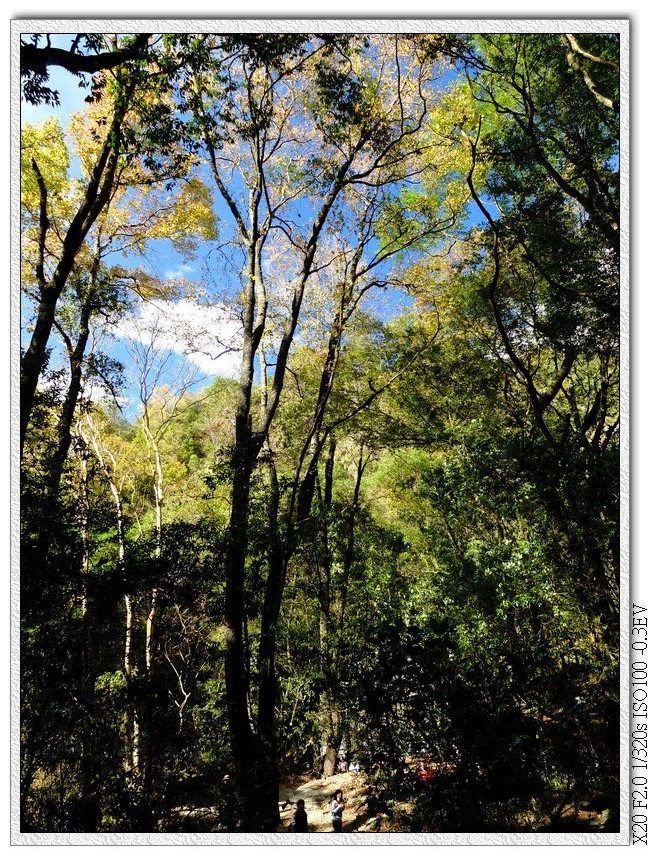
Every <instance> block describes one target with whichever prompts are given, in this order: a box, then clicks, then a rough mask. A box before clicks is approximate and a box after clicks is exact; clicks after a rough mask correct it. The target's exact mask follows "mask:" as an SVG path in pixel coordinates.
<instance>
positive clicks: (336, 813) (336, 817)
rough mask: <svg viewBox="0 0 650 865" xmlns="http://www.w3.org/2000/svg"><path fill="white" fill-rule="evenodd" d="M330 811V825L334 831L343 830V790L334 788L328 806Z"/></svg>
mask: <svg viewBox="0 0 650 865" xmlns="http://www.w3.org/2000/svg"><path fill="white" fill-rule="evenodd" d="M330 810H331V812H332V827H333V829H334V831H335V832H342V831H343V812H344V811H345V805H344V804H343V790H335V791H334V795H333V796H332V804H331V806H330Z"/></svg>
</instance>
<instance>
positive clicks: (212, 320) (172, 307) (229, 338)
mask: <svg viewBox="0 0 650 865" xmlns="http://www.w3.org/2000/svg"><path fill="white" fill-rule="evenodd" d="M113 333H114V334H115V335H116V336H118V337H124V338H126V339H130V340H132V341H136V342H141V343H143V344H145V345H152V344H154V343H155V346H156V347H157V348H158V349H162V350H171V351H174V352H176V353H177V354H179V355H184V356H185V357H186V358H187V359H188V360H189V361H190V362H191V363H193V364H194V366H196V367H197V368H198V369H200V370H201V371H202V372H204V373H206V374H207V375H218V376H223V377H227V378H236V377H238V376H239V371H240V366H241V345H242V337H241V321H240V320H239V318H238V317H237V315H236V314H235V312H234V311H233V310H231V309H228V308H226V307H224V306H213V305H207V304H199V303H196V302H194V301H191V300H180V301H177V302H174V301H165V300H162V301H160V300H159V301H155V302H154V301H148V302H146V303H143V304H142V307H141V308H140V316H139V318H137V319H128V320H127V319H123V320H122V321H121V322H120V323H119V324H118V325H117V326H116V327H115V328H114V330H113Z"/></svg>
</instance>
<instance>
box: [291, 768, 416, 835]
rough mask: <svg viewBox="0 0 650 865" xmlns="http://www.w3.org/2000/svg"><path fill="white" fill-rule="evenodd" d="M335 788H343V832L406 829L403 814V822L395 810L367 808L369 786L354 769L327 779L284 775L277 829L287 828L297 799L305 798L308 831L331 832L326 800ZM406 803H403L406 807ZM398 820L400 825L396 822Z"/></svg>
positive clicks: (369, 794)
mask: <svg viewBox="0 0 650 865" xmlns="http://www.w3.org/2000/svg"><path fill="white" fill-rule="evenodd" d="M336 790H342V791H343V802H344V804H345V811H344V813H343V831H344V832H399V831H406V832H408V831H409V829H408V828H407V824H408V820H407V814H406V813H404V815H403V817H404V821H403V823H402V821H401V820H400V818H399V813H397V814H393V816H392V817H391V818H390V823H388V822H387V821H388V820H389V818H388V815H386V814H377V813H376V812H374V811H373V810H371V807H370V802H371V799H372V797H371V792H372V791H371V787H370V783H369V781H368V779H367V778H364V776H363V775H358V774H356V773H355V772H344V773H341V774H338V775H332V776H331V777H330V778H315V779H314V778H311V777H309V776H297V777H293V778H284V779H283V782H282V784H281V786H280V817H281V820H282V826H281V828H279V831H280V832H286V831H288V829H289V821H290V820H291V814H292V813H293V810H294V803H295V802H297V801H298V799H304V800H305V811H306V812H307V821H308V825H309V831H310V832H333V831H334V830H333V829H332V819H331V816H330V803H331V801H332V798H333V796H334V792H335V791H336ZM407 807H408V806H406V805H405V806H404V808H405V809H406V808H407ZM401 823H402V825H400V824H401Z"/></svg>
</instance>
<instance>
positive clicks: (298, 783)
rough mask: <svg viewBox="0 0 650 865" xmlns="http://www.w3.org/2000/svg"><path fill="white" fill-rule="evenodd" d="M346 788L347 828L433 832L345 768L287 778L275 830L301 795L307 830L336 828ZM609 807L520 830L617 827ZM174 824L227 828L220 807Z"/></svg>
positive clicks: (285, 826) (188, 811) (185, 812)
mask: <svg viewBox="0 0 650 865" xmlns="http://www.w3.org/2000/svg"><path fill="white" fill-rule="evenodd" d="M338 789H340V790H342V792H343V802H344V804H345V811H344V813H343V831H344V832H413V831H421V832H427V831H430V830H429V829H427V827H426V826H422V825H420V826H419V828H418V829H417V830H414V823H415V822H416V821H415V820H414V816H415V815H414V814H413V807H414V806H413V803H412V802H408V801H403V802H400V801H397V800H393V801H392V802H391V809H390V815H389V814H386V813H383V812H382V811H381V810H379V803H378V801H377V798H376V797H375V795H374V792H375V789H374V786H373V784H372V782H371V780H370V779H369V778H367V777H365V776H364V775H363V774H356V773H354V772H345V773H340V774H337V775H332V776H331V777H329V778H314V777H313V776H310V775H297V776H292V777H285V778H283V779H282V783H281V785H280V801H279V810H280V823H279V824H278V828H277V830H276V831H277V832H288V830H289V822H290V820H291V815H292V813H293V811H294V807H295V803H296V802H297V801H298V799H304V800H305V811H306V812H307V821H308V827H309V829H308V831H309V832H333V831H334V830H333V828H332V819H331V815H330V803H331V801H332V798H333V796H334V792H335V791H336V790H338ZM608 817H609V810H601V809H598V810H596V809H594V808H589V807H584V806H583V807H575V808H569V807H567V808H565V809H564V810H563V812H562V813H561V814H560V815H556V819H555V821H554V822H553V823H551V821H550V820H548V819H546V820H542V821H539V822H536V825H535V824H533V822H532V821H531V822H530V823H528V824H527V825H525V826H524V825H522V827H521V831H529V832H530V831H534V832H570V833H572V832H602V831H617V829H615V828H613V827H612V828H609V829H607V828H606V824H607V822H608ZM176 820H177V822H176V828H175V829H174V830H172V831H189V832H223V831H225V830H224V827H223V826H221V825H220V821H219V816H218V809H217V808H216V807H214V806H212V807H187V808H180V809H178V810H177V812H176Z"/></svg>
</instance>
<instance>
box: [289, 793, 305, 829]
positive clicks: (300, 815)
mask: <svg viewBox="0 0 650 865" xmlns="http://www.w3.org/2000/svg"><path fill="white" fill-rule="evenodd" d="M289 832H309V829H308V828H307V812H306V811H305V800H304V799H298V801H297V802H296V810H295V811H294V812H293V814H292V815H291V822H290V823H289Z"/></svg>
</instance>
